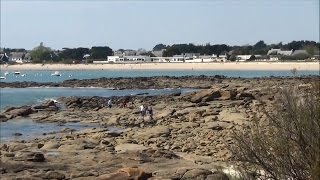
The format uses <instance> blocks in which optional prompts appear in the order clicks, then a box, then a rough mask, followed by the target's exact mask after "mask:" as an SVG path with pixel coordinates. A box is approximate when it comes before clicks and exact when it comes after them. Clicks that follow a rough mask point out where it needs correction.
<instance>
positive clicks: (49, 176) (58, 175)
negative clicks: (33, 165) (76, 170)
mask: <svg viewBox="0 0 320 180" xmlns="http://www.w3.org/2000/svg"><path fill="white" fill-rule="evenodd" d="M41 178H43V179H58V180H60V179H65V178H66V176H65V175H64V174H63V173H60V172H57V171H48V172H47V173H45V174H44V175H43V176H42V177H41Z"/></svg>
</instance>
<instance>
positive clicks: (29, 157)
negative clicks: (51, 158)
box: [15, 151, 46, 162]
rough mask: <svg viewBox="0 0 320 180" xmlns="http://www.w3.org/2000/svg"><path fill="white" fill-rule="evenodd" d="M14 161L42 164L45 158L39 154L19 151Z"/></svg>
mask: <svg viewBox="0 0 320 180" xmlns="http://www.w3.org/2000/svg"><path fill="white" fill-rule="evenodd" d="M15 160H16V161H32V162H44V161H45V160H46V158H45V157H44V155H43V153H41V152H30V151H19V152H17V153H16V155H15Z"/></svg>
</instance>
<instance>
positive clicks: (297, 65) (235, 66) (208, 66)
mask: <svg viewBox="0 0 320 180" xmlns="http://www.w3.org/2000/svg"><path fill="white" fill-rule="evenodd" d="M0 68H1V71H10V70H108V69H109V70H130V69H132V70H197V71H199V70H237V71H239V70H271V71H272V70H275V71H276V70H292V69H296V70H297V71H299V70H301V71H319V69H320V64H319V62H241V63H239V62H238V63H235V62H228V63H137V64H44V65H42V64H18V65H1V66H0Z"/></svg>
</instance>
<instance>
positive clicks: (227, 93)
mask: <svg viewBox="0 0 320 180" xmlns="http://www.w3.org/2000/svg"><path fill="white" fill-rule="evenodd" d="M219 92H220V96H221V97H220V98H219V99H221V100H233V99H235V97H236V95H237V92H236V91H234V90H220V91H219Z"/></svg>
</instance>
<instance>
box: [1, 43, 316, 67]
mask: <svg viewBox="0 0 320 180" xmlns="http://www.w3.org/2000/svg"><path fill="white" fill-rule="evenodd" d="M270 49H281V50H293V51H294V50H305V51H306V52H308V56H314V55H319V54H320V52H319V49H320V43H319V42H315V41H292V42H289V43H287V44H283V43H281V42H280V43H278V44H269V45H268V44H266V43H265V42H264V41H259V42H257V43H256V44H254V45H243V46H229V45H226V44H213V45H211V44H205V45H195V44H191V43H189V44H173V45H165V44H157V45H156V46H154V48H153V49H152V51H145V50H144V51H143V53H140V54H139V55H146V56H151V57H152V56H155V53H156V51H158V52H159V51H160V52H161V53H160V56H164V57H171V56H174V55H180V54H184V53H198V54H200V55H213V54H215V55H218V56H219V55H228V57H229V60H232V56H237V55H267V52H268V51H269V50H270ZM124 51H125V50H124V49H120V50H117V51H113V50H112V49H111V48H110V47H108V46H94V47H91V48H83V47H77V48H63V49H62V50H52V49H51V48H50V47H46V46H44V44H43V43H40V45H39V46H37V47H35V48H34V49H32V50H31V51H27V50H25V49H10V48H3V49H1V53H2V54H7V55H9V54H12V53H24V55H23V56H24V57H23V58H25V56H27V55H28V57H29V59H30V60H31V62H33V63H44V62H57V63H58V62H62V63H74V62H75V61H82V60H85V61H86V62H88V63H90V61H93V60H105V59H107V57H108V56H112V55H114V54H116V52H121V53H123V52H124ZM129 51H134V50H129ZM137 55H138V53H137ZM157 56H158V55H157ZM299 58H300V57H299ZM302 58H308V57H302Z"/></svg>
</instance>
